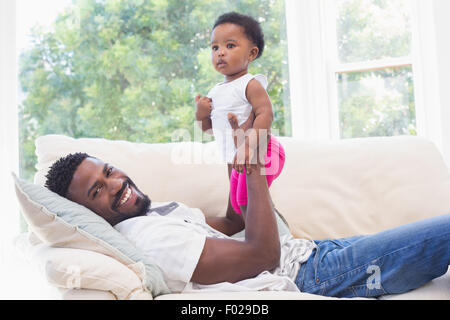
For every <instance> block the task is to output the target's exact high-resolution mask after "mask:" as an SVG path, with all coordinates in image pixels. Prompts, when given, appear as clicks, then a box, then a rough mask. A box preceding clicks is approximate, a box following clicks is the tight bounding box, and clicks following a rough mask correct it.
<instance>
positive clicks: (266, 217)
mask: <svg viewBox="0 0 450 320" xmlns="http://www.w3.org/2000/svg"><path fill="white" fill-rule="evenodd" d="M260 171H261V166H260V165H257V168H256V170H253V171H252V173H250V174H248V175H247V197H248V205H247V212H246V216H245V241H247V242H249V243H251V244H253V245H255V246H256V247H257V250H261V252H260V253H261V254H265V255H267V260H268V261H269V264H272V267H275V266H276V265H277V264H278V263H279V260H280V240H279V235H278V228H277V223H276V218H275V213H274V210H273V208H272V204H271V201H270V196H269V190H268V187H267V180H266V177H265V175H264V174H261V172H260Z"/></svg>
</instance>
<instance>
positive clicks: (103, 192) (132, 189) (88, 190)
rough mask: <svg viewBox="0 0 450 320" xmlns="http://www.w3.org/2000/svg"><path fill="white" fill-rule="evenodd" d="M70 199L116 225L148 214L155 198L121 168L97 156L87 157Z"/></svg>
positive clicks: (73, 183)
mask: <svg viewBox="0 0 450 320" xmlns="http://www.w3.org/2000/svg"><path fill="white" fill-rule="evenodd" d="M67 198H68V199H69V200H72V201H74V202H77V203H79V204H81V205H83V206H85V207H87V208H88V209H90V210H92V211H94V212H95V213H97V214H98V215H99V216H101V217H102V218H104V219H105V220H106V221H108V222H109V223H110V224H111V225H113V226H114V225H115V224H117V223H119V222H121V221H123V220H126V219H129V218H133V217H136V216H141V215H144V214H145V213H146V212H147V211H148V209H149V208H150V204H151V201H150V199H149V198H148V197H147V196H146V195H144V194H143V193H142V192H141V191H140V190H139V189H138V188H137V187H136V185H135V184H134V183H133V182H132V181H131V179H130V178H129V177H128V176H127V175H126V174H125V173H124V172H122V171H121V170H119V169H117V168H114V167H113V166H111V165H109V164H107V163H104V162H103V161H101V160H98V159H95V158H86V159H85V160H83V162H81V164H80V165H79V166H78V168H77V170H76V171H75V173H74V175H73V178H72V181H71V183H70V185H69V190H68V193H67Z"/></svg>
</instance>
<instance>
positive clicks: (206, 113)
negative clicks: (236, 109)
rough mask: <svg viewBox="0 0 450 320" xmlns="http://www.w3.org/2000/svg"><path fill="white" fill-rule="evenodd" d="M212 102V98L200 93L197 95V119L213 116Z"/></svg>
mask: <svg viewBox="0 0 450 320" xmlns="http://www.w3.org/2000/svg"><path fill="white" fill-rule="evenodd" d="M211 102H212V100H211V99H210V98H208V97H202V96H201V95H200V94H198V95H197V96H196V97H195V105H196V107H197V110H196V112H195V118H196V119H197V121H202V120H204V119H206V118H209V117H210V116H211V110H212V106H211Z"/></svg>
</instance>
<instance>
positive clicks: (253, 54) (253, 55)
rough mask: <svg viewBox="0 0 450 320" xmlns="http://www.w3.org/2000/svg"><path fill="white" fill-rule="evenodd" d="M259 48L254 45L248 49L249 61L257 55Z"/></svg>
mask: <svg viewBox="0 0 450 320" xmlns="http://www.w3.org/2000/svg"><path fill="white" fill-rule="evenodd" d="M258 53H259V49H258V47H256V46H254V47H252V48H251V49H250V62H251V61H253V60H255V59H256V57H258Z"/></svg>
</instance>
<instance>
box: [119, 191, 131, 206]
mask: <svg viewBox="0 0 450 320" xmlns="http://www.w3.org/2000/svg"><path fill="white" fill-rule="evenodd" d="M130 195H131V188H128V190H127V193H126V194H125V197H123V199H122V201H120V205H123V204H124V203H125V202H127V200H128V198H129V197H130Z"/></svg>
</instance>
